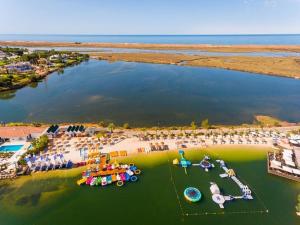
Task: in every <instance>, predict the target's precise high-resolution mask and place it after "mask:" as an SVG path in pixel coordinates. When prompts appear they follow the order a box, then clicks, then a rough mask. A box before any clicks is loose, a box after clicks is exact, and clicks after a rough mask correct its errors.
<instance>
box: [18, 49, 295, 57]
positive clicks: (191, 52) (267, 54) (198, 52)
mask: <svg viewBox="0 0 300 225" xmlns="http://www.w3.org/2000/svg"><path fill="white" fill-rule="evenodd" d="M14 47H15V46H14ZM18 47H20V48H28V49H30V50H32V51H36V50H47V51H49V50H52V49H55V50H57V51H72V52H81V53H87V54H88V53H90V52H114V53H115V52H117V53H164V54H185V55H206V56H262V57H287V56H297V57H300V52H207V51H201V50H154V49H130V48H98V47H96V48H85V47H77V48H76V47H24V46H18Z"/></svg>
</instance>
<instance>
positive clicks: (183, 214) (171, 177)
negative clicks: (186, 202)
mask: <svg viewBox="0 0 300 225" xmlns="http://www.w3.org/2000/svg"><path fill="white" fill-rule="evenodd" d="M167 158H168V166H169V171H170V180H171V182H172V185H173V188H174V191H175V194H176V198H177V201H178V204H179V208H180V211H181V215H182V216H183V217H184V216H185V213H184V211H183V207H182V204H181V201H180V198H179V195H178V190H177V188H176V185H175V181H174V178H173V172H172V168H171V166H170V164H171V162H170V159H169V154H168V152H167Z"/></svg>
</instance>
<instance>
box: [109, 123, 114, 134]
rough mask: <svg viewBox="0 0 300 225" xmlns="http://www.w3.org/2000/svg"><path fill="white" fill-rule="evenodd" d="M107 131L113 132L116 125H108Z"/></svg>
mask: <svg viewBox="0 0 300 225" xmlns="http://www.w3.org/2000/svg"><path fill="white" fill-rule="evenodd" d="M107 128H108V129H110V132H111V133H112V132H113V131H114V129H115V128H116V125H115V124H114V123H110V124H108V126H107Z"/></svg>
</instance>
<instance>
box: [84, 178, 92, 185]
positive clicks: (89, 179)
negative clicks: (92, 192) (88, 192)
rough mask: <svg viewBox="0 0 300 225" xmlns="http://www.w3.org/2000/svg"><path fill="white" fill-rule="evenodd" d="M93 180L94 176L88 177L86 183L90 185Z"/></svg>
mask: <svg viewBox="0 0 300 225" xmlns="http://www.w3.org/2000/svg"><path fill="white" fill-rule="evenodd" d="M92 180H93V177H88V178H87V179H86V182H85V183H86V184H87V185H90V184H91V182H92Z"/></svg>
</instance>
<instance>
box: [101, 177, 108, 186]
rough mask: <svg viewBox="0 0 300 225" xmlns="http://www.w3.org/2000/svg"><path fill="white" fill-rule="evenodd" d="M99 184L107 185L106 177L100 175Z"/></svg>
mask: <svg viewBox="0 0 300 225" xmlns="http://www.w3.org/2000/svg"><path fill="white" fill-rule="evenodd" d="M101 185H102V186H105V185H107V181H106V177H102V179H101Z"/></svg>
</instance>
